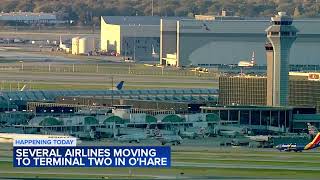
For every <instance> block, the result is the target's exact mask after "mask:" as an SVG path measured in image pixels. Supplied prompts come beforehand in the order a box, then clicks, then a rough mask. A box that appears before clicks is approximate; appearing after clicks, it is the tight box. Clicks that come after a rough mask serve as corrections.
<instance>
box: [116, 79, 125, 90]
mask: <svg viewBox="0 0 320 180" xmlns="http://www.w3.org/2000/svg"><path fill="white" fill-rule="evenodd" d="M123 84H124V81H120V82H119V83H118V84H117V86H116V88H117V90H121V89H122V87H123Z"/></svg>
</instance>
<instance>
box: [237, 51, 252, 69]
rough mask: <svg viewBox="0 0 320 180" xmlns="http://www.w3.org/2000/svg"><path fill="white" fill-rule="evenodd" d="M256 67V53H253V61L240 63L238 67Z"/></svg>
mask: <svg viewBox="0 0 320 180" xmlns="http://www.w3.org/2000/svg"><path fill="white" fill-rule="evenodd" d="M255 65H256V58H255V55H254V51H253V52H252V57H251V61H239V63H238V66H239V67H252V66H255Z"/></svg>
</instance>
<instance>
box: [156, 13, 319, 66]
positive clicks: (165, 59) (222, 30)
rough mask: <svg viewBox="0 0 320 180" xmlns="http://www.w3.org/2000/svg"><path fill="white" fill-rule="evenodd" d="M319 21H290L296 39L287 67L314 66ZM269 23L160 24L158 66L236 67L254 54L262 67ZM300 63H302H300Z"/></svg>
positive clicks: (194, 21)
mask: <svg viewBox="0 0 320 180" xmlns="http://www.w3.org/2000/svg"><path fill="white" fill-rule="evenodd" d="M319 22H320V21H319V20H317V19H315V20H312V19H307V20H294V22H293V25H294V26H296V27H297V29H299V32H298V38H297V40H296V41H295V43H294V45H293V47H292V48H291V53H290V57H291V58H290V63H291V64H318V57H319V49H320V44H319V41H320V23H319ZM269 25H270V20H269V19H267V20H218V19H216V20H212V19H209V20H199V19H181V20H166V19H162V20H161V23H160V64H167V65H171V66H189V65H191V64H193V65H197V66H207V67H208V66H209V67H210V66H214V65H217V64H237V63H238V62H239V61H240V60H247V59H249V57H250V56H251V54H252V52H253V51H255V55H256V60H257V63H258V64H266V61H265V49H264V45H265V42H266V40H267V38H266V32H265V29H266V28H267V27H268V26H269ZM302 62H303V63H302Z"/></svg>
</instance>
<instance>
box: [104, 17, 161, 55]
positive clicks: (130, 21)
mask: <svg viewBox="0 0 320 180" xmlns="http://www.w3.org/2000/svg"><path fill="white" fill-rule="evenodd" d="M159 36H160V17H159V16H103V17H101V44H100V45H101V50H102V51H108V52H115V53H117V54H119V55H122V56H125V57H128V58H130V59H134V60H136V59H139V60H152V59H153V58H156V57H153V56H152V55H153V53H154V56H155V54H156V53H159V46H160V42H159V41H160V40H159ZM154 60H155V59H154ZM157 60H158V59H157Z"/></svg>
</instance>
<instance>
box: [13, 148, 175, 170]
mask: <svg viewBox="0 0 320 180" xmlns="http://www.w3.org/2000/svg"><path fill="white" fill-rule="evenodd" d="M13 166H14V167H154V168H156V167H157V168H160V167H165V168H168V167H170V166H171V149H170V147H169V146H110V147H100V146H84V147H67V146H60V147H59V146H57V147H52V146H51V147H49V146H42V147H41V146H39V147H37V146H36V147H32V146H14V149H13Z"/></svg>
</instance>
